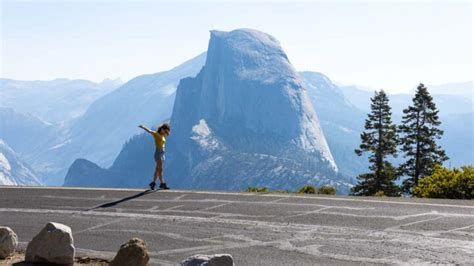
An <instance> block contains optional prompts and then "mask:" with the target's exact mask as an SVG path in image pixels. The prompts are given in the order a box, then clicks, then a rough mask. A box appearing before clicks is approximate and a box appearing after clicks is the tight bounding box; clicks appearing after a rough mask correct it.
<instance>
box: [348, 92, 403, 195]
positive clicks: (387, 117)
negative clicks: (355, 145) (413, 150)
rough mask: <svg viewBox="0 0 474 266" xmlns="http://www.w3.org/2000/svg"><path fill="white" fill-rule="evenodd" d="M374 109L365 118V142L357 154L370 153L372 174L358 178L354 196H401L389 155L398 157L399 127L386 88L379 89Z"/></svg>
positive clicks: (365, 174)
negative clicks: (388, 159)
mask: <svg viewBox="0 0 474 266" xmlns="http://www.w3.org/2000/svg"><path fill="white" fill-rule="evenodd" d="M370 100H371V101H372V103H371V105H370V108H371V113H370V114H368V118H367V119H366V120H365V130H366V131H364V132H362V134H361V135H360V137H361V142H362V143H361V144H360V146H359V149H356V150H355V153H356V154H357V155H359V156H362V153H363V152H368V153H369V154H370V155H369V162H370V163H371V165H370V166H369V170H370V171H371V172H370V173H364V174H361V175H359V176H358V177H357V179H358V180H359V182H358V184H357V185H356V186H355V187H353V188H352V194H353V195H363V196H373V195H375V193H377V192H380V191H383V193H384V194H385V195H387V196H397V195H399V188H398V186H396V185H395V183H394V181H395V180H396V179H397V177H398V176H397V174H396V173H397V171H396V168H395V167H393V166H392V164H391V163H390V162H388V161H387V160H386V158H387V156H393V157H396V156H397V127H396V126H395V125H394V124H393V123H392V118H391V116H392V113H391V111H390V110H391V108H390V106H389V104H388V102H389V99H388V96H387V94H385V92H384V91H383V90H381V91H380V92H377V91H376V92H375V94H374V97H373V98H371V99H370Z"/></svg>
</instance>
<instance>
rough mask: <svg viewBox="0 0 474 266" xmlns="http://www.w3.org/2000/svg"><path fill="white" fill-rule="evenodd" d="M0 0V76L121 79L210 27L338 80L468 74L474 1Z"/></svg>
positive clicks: (395, 83) (407, 84)
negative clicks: (275, 46)
mask: <svg viewBox="0 0 474 266" xmlns="http://www.w3.org/2000/svg"><path fill="white" fill-rule="evenodd" d="M0 1H1V28H2V29H1V36H0V37H1V45H2V49H1V69H0V73H1V77H2V78H12V79H19V80H36V79H39V80H49V79H54V78H58V77H65V78H74V79H77V78H81V79H89V80H93V81H100V80H102V79H105V78H117V77H121V78H122V79H123V80H124V81H127V80H129V79H131V78H133V77H135V76H137V75H141V74H147V73H156V72H159V71H163V70H168V69H170V68H172V67H174V66H176V65H178V64H180V63H182V62H184V61H186V60H188V59H190V58H192V57H194V56H196V55H198V54H199V53H201V52H203V51H205V50H207V44H208V41H209V30H211V29H218V30H225V31H229V30H233V29H237V28H253V29H257V30H261V31H264V32H266V33H269V34H271V35H273V36H274V37H276V38H277V39H278V40H279V41H280V43H281V45H282V46H283V49H284V50H285V51H286V53H287V54H288V57H289V59H290V61H291V62H292V63H293V65H294V66H295V68H296V69H297V70H312V71H318V72H322V73H324V74H326V75H327V76H329V78H331V79H332V80H333V81H336V82H340V83H344V84H358V85H364V86H370V87H373V88H384V89H386V90H388V91H390V92H397V91H407V90H409V89H411V88H412V87H414V86H416V85H417V84H418V83H419V82H423V83H425V84H433V85H434V84H442V83H448V82H464V81H468V80H473V79H474V77H473V52H472V46H473V26H472V23H473V18H472V12H473V4H472V3H471V2H470V1H467V2H466V1H465V2H453V1H443V2H429V1H421V2H406V1H405V2H398V3H397V2H387V1H383V2H382V3H380V2H374V1H369V2H367V1H366V2H362V1H333V2H308V1H306V2H299V3H293V2H285V1H276V2H275V1H273V2H272V1H260V2H259V3H253V2H252V3H250V2H248V1H245V2H242V1H239V2H237V1H236V2H234V1H224V2H225V3H223V2H217V1H214V2H212V1H211V2H210V1H208V2H197V1H194V2H183V1H179V2H178V1H148V2H139V3H137V2H131V1H109V0H103V1H74V2H72V1H48V2H45V1H4V0H0Z"/></svg>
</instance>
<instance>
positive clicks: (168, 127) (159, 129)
mask: <svg viewBox="0 0 474 266" xmlns="http://www.w3.org/2000/svg"><path fill="white" fill-rule="evenodd" d="M161 130H168V131H171V127H170V125H168V124H167V123H164V124H161V125H160V126H159V127H158V130H156V132H160V131H161Z"/></svg>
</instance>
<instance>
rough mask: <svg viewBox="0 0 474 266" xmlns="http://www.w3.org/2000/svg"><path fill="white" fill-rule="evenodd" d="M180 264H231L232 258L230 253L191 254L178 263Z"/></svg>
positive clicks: (226, 265) (229, 265)
mask: <svg viewBox="0 0 474 266" xmlns="http://www.w3.org/2000/svg"><path fill="white" fill-rule="evenodd" d="M180 265H181V266H233V265H234V260H233V259H232V255H230V254H215V255H202V254H197V255H194V256H191V257H189V258H187V259H185V260H183V261H182V262H181V263H180Z"/></svg>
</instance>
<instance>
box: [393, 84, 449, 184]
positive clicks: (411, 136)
mask: <svg viewBox="0 0 474 266" xmlns="http://www.w3.org/2000/svg"><path fill="white" fill-rule="evenodd" d="M438 112H439V111H438V110H437V109H436V105H435V103H434V102H433V97H431V95H430V94H429V92H428V89H427V88H426V87H425V86H424V85H423V84H422V83H420V85H419V86H418V88H417V89H416V93H415V97H413V106H408V108H407V109H405V110H403V114H404V115H403V119H402V124H401V125H400V126H399V134H400V135H401V137H400V144H401V145H402V148H401V150H402V151H403V152H404V153H405V155H404V158H408V160H407V161H406V162H405V163H403V164H401V165H400V167H399V170H400V173H401V174H403V175H405V176H408V178H407V179H405V180H404V181H403V185H402V189H403V191H404V192H407V193H411V192H412V189H413V187H414V186H416V185H418V183H419V181H420V179H422V178H423V177H425V176H428V175H431V174H432V173H433V170H434V167H435V165H436V164H440V165H441V164H442V163H443V162H444V161H446V160H448V159H449V158H448V157H447V156H446V153H445V152H444V150H443V149H442V148H441V147H440V146H437V144H436V140H437V139H440V138H441V136H442V135H443V130H441V129H439V128H438V127H439V125H440V124H441V122H440V121H439V117H438Z"/></svg>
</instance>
